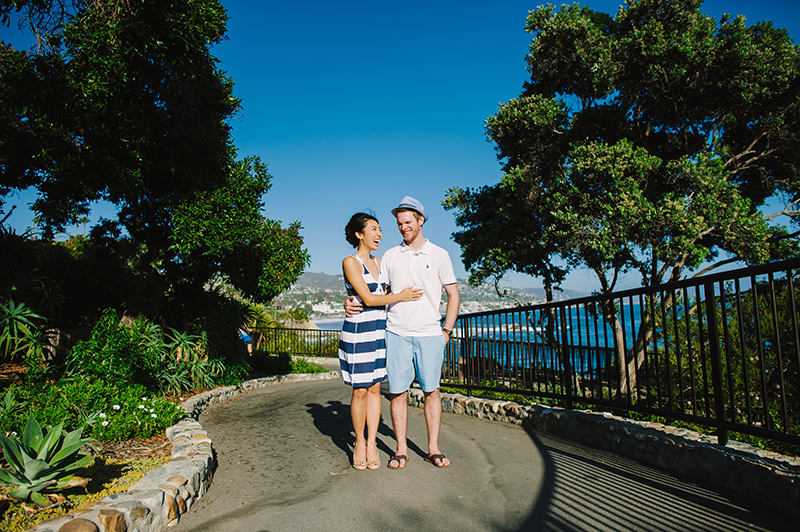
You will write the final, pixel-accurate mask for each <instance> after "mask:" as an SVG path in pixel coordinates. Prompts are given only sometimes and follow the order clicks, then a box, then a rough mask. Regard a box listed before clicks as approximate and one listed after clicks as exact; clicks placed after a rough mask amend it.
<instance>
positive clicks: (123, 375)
mask: <svg viewBox="0 0 800 532" xmlns="http://www.w3.org/2000/svg"><path fill="white" fill-rule="evenodd" d="M163 358H164V342H163V339H162V337H161V329H160V328H159V327H158V326H155V325H153V324H152V323H149V322H148V321H147V320H145V319H143V318H138V319H136V320H135V321H134V322H133V324H132V325H131V326H130V327H129V326H126V325H124V324H123V323H121V322H120V319H119V317H118V316H117V313H116V311H114V310H113V309H109V310H106V311H105V312H104V313H103V316H102V317H101V318H100V320H99V321H98V322H97V324H96V325H95V326H94V328H93V329H92V334H91V337H90V338H89V339H88V340H84V341H81V342H78V343H77V344H76V345H75V347H73V348H72V349H71V350H70V353H69V355H68V357H67V367H66V375H67V376H68V377H71V378H82V379H92V380H104V381H107V382H113V383H117V384H122V383H139V384H144V385H150V386H153V381H152V375H153V374H154V373H155V372H156V371H157V370H158V367H159V365H160V364H161V361H162V359H163Z"/></svg>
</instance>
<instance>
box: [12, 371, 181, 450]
mask: <svg viewBox="0 0 800 532" xmlns="http://www.w3.org/2000/svg"><path fill="white" fill-rule="evenodd" d="M15 392H16V400H17V401H18V402H21V403H23V404H27V406H28V409H27V410H28V411H30V412H33V413H35V414H36V417H37V418H38V419H39V420H41V422H42V423H44V424H46V425H55V424H56V423H58V422H61V421H63V422H64V426H66V427H68V428H77V427H82V426H84V425H87V424H88V425H89V429H88V431H89V433H90V434H91V435H92V436H93V437H95V438H97V439H98V440H101V441H118V440H125V439H129V438H142V439H143V438H149V437H151V436H154V435H156V434H160V433H163V432H164V430H166V428H167V427H170V426H172V425H174V424H175V423H176V422H177V421H178V420H179V419H180V418H181V417H182V416H183V409H182V408H181V407H180V406H179V405H176V404H175V403H172V402H170V401H168V400H167V399H165V398H163V397H155V396H153V394H152V392H150V391H148V390H147V388H145V387H144V386H143V385H141V384H133V385H129V386H117V385H113V384H109V383H107V382H103V381H69V380H61V381H59V382H57V383H45V384H44V385H43V387H42V388H41V389H34V388H33V387H26V388H17V389H16V390H15ZM140 405H141V407H140ZM115 406H117V407H119V408H115ZM151 410H152V412H151ZM23 416H27V414H26V413H25V412H23V411H19V410H18V411H16V412H8V413H6V412H4V411H3V410H2V409H0V432H5V433H11V432H19V430H20V428H21V427H22V426H23V425H24V422H25V419H24V417H23Z"/></svg>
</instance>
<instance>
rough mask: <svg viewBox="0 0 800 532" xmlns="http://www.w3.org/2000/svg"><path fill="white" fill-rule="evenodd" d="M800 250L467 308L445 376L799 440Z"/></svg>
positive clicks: (458, 384) (450, 382)
mask: <svg viewBox="0 0 800 532" xmlns="http://www.w3.org/2000/svg"><path fill="white" fill-rule="evenodd" d="M798 269H800V260H791V261H785V262H780V263H773V264H769V265H764V266H759V267H753V268H744V269H739V270H734V271H728V272H723V273H719V274H715V275H709V276H705V277H702V278H697V279H693V280H686V281H680V282H676V283H671V284H665V285H660V286H657V287H653V288H642V289H636V290H629V291H625V292H619V293H615V294H609V295H604V296H595V297H586V298H581V299H575V300H570V301H565V302H557V303H552V304H543V305H534V306H529V307H521V308H515V309H509V310H499V311H492V312H480V313H474V314H463V315H460V316H459V317H458V321H457V325H456V328H455V334H454V336H455V338H454V340H453V341H452V342H451V343H450V345H449V346H448V349H447V351H446V353H445V366H444V371H443V376H442V384H443V385H445V386H448V387H454V388H461V389H465V390H466V391H467V392H468V393H471V391H472V390H475V389H482V390H492V391H503V392H509V393H513V394H519V395H525V396H535V397H545V398H554V399H557V400H560V401H562V402H564V404H565V405H566V406H567V407H572V406H573V405H575V404H580V405H582V406H583V405H597V406H602V407H608V408H611V409H619V410H624V411H634V412H642V413H646V414H651V415H656V416H661V417H664V418H666V419H670V420H682V421H686V422H690V423H696V424H700V425H705V426H708V427H713V428H715V429H716V431H717V435H718V437H719V441H720V443H725V442H726V441H727V438H728V431H736V432H740V433H745V434H751V435H754V436H759V437H763V438H769V439H774V440H778V441H783V442H786V443H790V444H793V445H800V377H799V376H798V371H799V370H800V354H799V350H798V346H800V330H798V316H799V315H800V314H798V313H799V312H800V309H798V289H800V283H798V281H800V279H799V278H798V274H799V272H798Z"/></svg>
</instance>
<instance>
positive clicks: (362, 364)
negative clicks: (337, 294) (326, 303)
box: [339, 255, 386, 388]
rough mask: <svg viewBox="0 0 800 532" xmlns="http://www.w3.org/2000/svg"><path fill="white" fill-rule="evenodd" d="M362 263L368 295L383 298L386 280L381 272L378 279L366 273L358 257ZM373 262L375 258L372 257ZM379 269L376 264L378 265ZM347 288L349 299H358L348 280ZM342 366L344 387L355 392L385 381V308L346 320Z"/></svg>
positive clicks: (341, 344)
mask: <svg viewBox="0 0 800 532" xmlns="http://www.w3.org/2000/svg"><path fill="white" fill-rule="evenodd" d="M353 256H354V257H355V258H356V259H358V262H359V263H361V269H362V275H363V276H364V282H365V283H367V287H368V288H369V291H370V292H371V293H373V294H376V295H383V294H384V293H385V290H386V278H385V276H384V273H383V272H382V271H380V268H378V277H379V279H377V280H376V279H375V278H374V277H373V276H372V274H371V273H369V271H368V270H367V266H366V265H365V264H364V262H363V261H362V260H361V259H360V258H359V257H358V256H356V255H353ZM371 258H372V260H373V261H374V260H375V258H374V257H371ZM375 265H376V266H377V265H378V263H377V261H376V262H375ZM344 286H345V288H346V289H347V296H348V297H349V296H355V297H356V299H358V301H359V302H361V298H360V297H358V294H357V293H356V291H355V289H354V288H353V286H352V285H351V284H350V283H349V282H348V281H347V278H346V277H345V280H344ZM339 366H340V367H341V369H342V378H343V379H344V382H345V384H348V385H350V386H353V387H354V388H360V387H369V386H372V385H373V384H375V383H376V382H381V381H382V380H384V379H385V378H386V307H385V306H380V307H368V306H366V305H365V306H364V308H363V310H362V311H361V312H360V313H359V314H357V315H355V316H353V317H352V318H345V320H344V324H343V325H342V333H341V334H340V335H339Z"/></svg>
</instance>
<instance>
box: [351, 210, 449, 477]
mask: <svg viewBox="0 0 800 532" xmlns="http://www.w3.org/2000/svg"><path fill="white" fill-rule="evenodd" d="M392 214H393V215H394V216H395V218H396V219H397V228H398V229H399V230H400V234H401V235H402V236H403V243H402V244H400V245H399V246H396V247H393V248H391V249H390V250H388V251H387V252H386V253H384V255H383V262H381V261H380V260H379V259H377V258H376V257H374V256H373V255H372V253H373V252H375V251H377V250H378V246H379V245H380V241H381V238H382V236H383V235H382V233H381V228H380V225H379V224H378V220H377V219H376V218H375V217H374V216H370V215H368V214H364V213H357V214H354V215H353V217H352V218H351V219H350V222H348V224H347V226H346V227H345V237H346V238H347V241H348V242H349V243H350V244H352V245H353V247H355V248H357V249H356V252H355V254H353V255H350V256H348V257H346V258H345V259H344V261H342V269H343V270H344V278H345V287H346V288H347V295H348V296H350V297H348V299H347V300H346V301H345V303H344V307H345V312H346V314H347V318H346V319H345V322H344V325H343V326H342V333H341V336H340V339H339V363H340V366H341V369H342V377H343V378H344V381H345V383H346V384H348V385H350V386H352V387H353V398H352V401H351V404H350V414H351V417H352V419H353V427H354V429H355V433H356V444H355V448H354V449H353V467H354V468H355V469H357V470H359V471H363V470H364V469H378V468H379V467H380V460H379V459H378V447H377V443H376V438H377V435H378V424H379V423H380V417H381V395H380V383H381V381H383V380H384V379H385V378H387V374H388V379H389V394H390V395H391V412H392V425H393V427H394V433H395V438H396V440H397V450H396V452H395V454H394V455H393V456H392V457H391V458H390V459H389V463H388V467H389V468H390V469H403V468H404V467H405V466H406V463H407V462H408V445H407V443H406V426H407V421H408V402H407V400H408V389H409V387H410V386H411V383H412V381H413V380H414V375H415V374H416V376H417V380H418V381H419V384H420V387H421V388H422V392H423V394H424V397H425V422H426V425H427V427H428V455H427V457H426V458H425V459H426V460H427V461H428V462H430V463H432V464H433V465H435V466H436V467H447V466H449V465H450V460H448V459H447V458H446V457H445V456H444V455H443V454H442V453H441V452H440V451H439V426H440V422H441V417H442V402H441V398H440V396H439V379H440V377H441V371H442V362H443V360H444V347H445V344H446V343H447V342H449V341H450V336H451V334H452V329H453V326H454V325H455V322H456V317H457V316H458V305H459V295H458V288H457V287H456V277H455V273H454V272H453V264H452V262H451V261H450V256H449V255H448V253H447V251H445V250H444V249H442V248H440V247H438V246H436V245H434V244H433V243H431V242H429V241H428V240H426V239H425V237H424V236H422V228H423V225H424V224H425V223H427V222H428V215H427V213H426V212H425V208H424V207H423V206H422V203H420V202H419V201H417V200H416V199H414V198H412V197H410V196H406V197H404V198H403V201H401V202H400V205H398V206H397V207H396V208H394V209H392ZM387 285H388V287H389V290H387ZM442 286H444V289H445V292H446V294H447V311H446V313H445V321H444V326H443V327H442V326H441V325H440V321H441V315H440V314H439V304H440V302H441V296H442ZM390 292H391V293H390ZM385 305H388V310H386V307H385ZM365 428H366V437H365V436H364V429H365Z"/></svg>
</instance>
